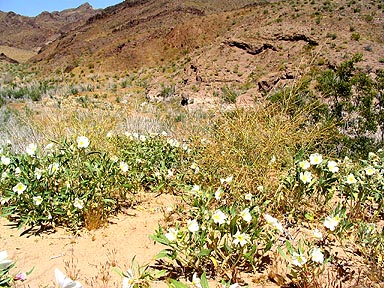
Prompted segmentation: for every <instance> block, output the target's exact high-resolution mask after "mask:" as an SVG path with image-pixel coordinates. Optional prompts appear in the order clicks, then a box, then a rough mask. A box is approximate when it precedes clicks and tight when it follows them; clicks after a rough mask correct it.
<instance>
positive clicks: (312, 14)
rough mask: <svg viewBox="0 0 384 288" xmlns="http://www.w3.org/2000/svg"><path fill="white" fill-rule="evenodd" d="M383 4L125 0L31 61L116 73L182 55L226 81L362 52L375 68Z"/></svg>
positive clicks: (359, 1) (331, 61)
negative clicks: (228, 75) (227, 77)
mask: <svg viewBox="0 0 384 288" xmlns="http://www.w3.org/2000/svg"><path fill="white" fill-rule="evenodd" d="M383 9H384V8H383V5H382V4H381V1H379V0H376V1H375V0H373V1H369V2H367V1H362V0H356V1H348V0H341V1H337V2H336V1H327V0H324V1H311V2H308V1H304V0H297V1H292V0H290V1H276V0H270V1H268V0H264V1H251V0H240V1H230V0H224V1H212V0H194V1H179V0H128V1H124V2H122V3H120V4H118V5H115V6H112V7H109V8H108V9H105V10H103V11H102V13H100V14H98V15H95V16H93V17H91V18H89V19H88V20H87V21H86V23H85V24H84V25H81V26H79V27H78V28H76V29H74V30H72V31H69V32H68V33H64V34H62V36H61V37H59V38H58V39H57V40H56V41H54V42H53V43H51V44H49V45H47V46H45V47H44V48H43V49H42V51H41V53H39V55H37V56H36V57H35V58H34V59H33V61H34V62H36V63H40V64H41V65H43V66H45V67H50V69H52V68H54V69H55V70H57V69H58V68H60V69H63V70H65V71H71V70H72V69H73V68H75V67H77V66H79V67H94V68H95V69H98V71H101V70H104V71H105V70H106V71H116V70H120V71H124V70H126V69H131V68H139V67H142V66H143V65H144V66H154V65H163V64H164V63H168V62H169V61H172V60H175V59H179V58H180V57H185V56H187V55H188V57H190V58H191V59H195V60H196V61H195V62H196V65H198V66H200V64H199V61H201V65H202V66H205V67H204V69H206V68H208V70H206V71H205V72H204V71H203V70H204V69H202V68H203V67H199V69H198V70H199V71H200V74H212V77H210V78H212V79H216V78H218V77H217V75H216V74H220V73H224V74H225V73H226V72H225V71H226V70H228V69H229V70H234V69H235V67H237V68H236V69H235V70H236V71H237V72H236V73H234V74H235V75H237V76H235V77H234V78H236V79H233V80H235V81H243V80H244V79H243V78H249V77H256V76H262V75H263V74H265V73H266V72H272V71H273V72H279V71H280V72H281V71H283V72H284V71H285V72H286V73H285V76H283V77H287V78H289V77H292V75H290V74H292V73H293V72H294V71H293V70H292V69H296V68H299V67H300V65H304V63H309V62H311V63H313V62H314V61H315V62H318V64H319V65H331V66H332V65H334V64H335V63H336V62H340V61H342V60H343V59H345V57H348V55H352V54H354V53H362V54H363V58H364V61H365V62H363V64H362V65H365V66H367V68H369V69H374V68H375V67H383V63H382V62H383V59H382V57H383V56H382V55H384V50H383V45H382V43H383V41H384V38H383V37H384V36H383V33H382V27H383V23H384V21H383V19H384V17H383V16H384V13H383ZM236 62H237V64H236ZM228 65H229V66H231V67H227V66H228ZM236 65H237V66H236ZM207 66H209V67H207ZM92 69H93V68H92ZM218 70H220V71H218ZM231 72H233V71H231ZM231 74H233V73H231ZM251 74H252V75H251ZM215 75H216V76H215ZM207 76H208V75H199V77H200V78H203V79H204V78H207ZM223 77H224V76H223ZM223 77H221V76H220V77H219V78H220V79H222V78H223Z"/></svg>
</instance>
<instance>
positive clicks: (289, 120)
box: [201, 105, 330, 192]
mask: <svg viewBox="0 0 384 288" xmlns="http://www.w3.org/2000/svg"><path fill="white" fill-rule="evenodd" d="M308 113H310V111H309V109H307V110H305V109H303V110H301V111H300V112H298V113H296V114H295V115H293V116H288V114H287V113H286V112H285V111H284V110H282V109H281V106H278V105H260V106H258V107H256V108H250V109H236V110H233V111H229V112H225V113H222V114H220V115H219V116H218V118H217V120H216V121H215V123H214V124H213V125H212V127H211V129H209V131H208V132H209V134H210V136H209V140H210V141H211V145H209V146H208V148H207V150H206V151H205V153H204V154H203V155H202V159H201V162H202V163H205V164H208V163H209V165H206V166H207V167H210V170H211V171H210V173H211V174H215V175H221V176H222V177H224V176H226V175H233V176H234V177H235V179H236V180H237V182H238V183H241V186H242V187H243V189H245V190H246V191H247V192H254V191H256V188H257V187H258V186H260V185H264V186H269V187H270V188H272V187H276V186H277V185H278V179H279V178H280V176H281V175H282V173H284V171H285V168H287V167H290V166H291V164H292V161H293V159H294V157H295V155H296V154H297V153H298V152H299V151H308V150H311V149H313V148H314V147H315V146H316V145H318V143H320V142H321V141H324V140H325V139H327V138H329V137H330V135H329V133H330V129H329V128H327V127H324V126H308V125H306V121H307V118H308ZM207 137H208V136H207Z"/></svg>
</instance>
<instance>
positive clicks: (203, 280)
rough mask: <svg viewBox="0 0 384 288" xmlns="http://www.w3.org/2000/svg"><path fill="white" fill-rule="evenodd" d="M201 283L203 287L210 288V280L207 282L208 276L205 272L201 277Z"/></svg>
mask: <svg viewBox="0 0 384 288" xmlns="http://www.w3.org/2000/svg"><path fill="white" fill-rule="evenodd" d="M200 283H201V286H202V287H203V288H209V286H208V280H207V275H206V274H205V271H204V273H203V275H201V278H200Z"/></svg>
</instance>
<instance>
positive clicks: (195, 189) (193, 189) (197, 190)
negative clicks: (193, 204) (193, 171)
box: [191, 184, 201, 194]
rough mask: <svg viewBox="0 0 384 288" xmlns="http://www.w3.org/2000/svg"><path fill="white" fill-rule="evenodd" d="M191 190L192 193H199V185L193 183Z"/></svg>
mask: <svg viewBox="0 0 384 288" xmlns="http://www.w3.org/2000/svg"><path fill="white" fill-rule="evenodd" d="M191 192H192V193H194V194H200V192H201V189H200V185H197V184H195V185H193V187H192V189H191Z"/></svg>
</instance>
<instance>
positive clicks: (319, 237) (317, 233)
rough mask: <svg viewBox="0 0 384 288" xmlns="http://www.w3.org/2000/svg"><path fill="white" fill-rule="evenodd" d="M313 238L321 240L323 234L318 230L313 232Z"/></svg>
mask: <svg viewBox="0 0 384 288" xmlns="http://www.w3.org/2000/svg"><path fill="white" fill-rule="evenodd" d="M313 237H315V238H316V239H317V240H323V233H321V231H320V230H319V229H317V228H316V229H315V230H313Z"/></svg>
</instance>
